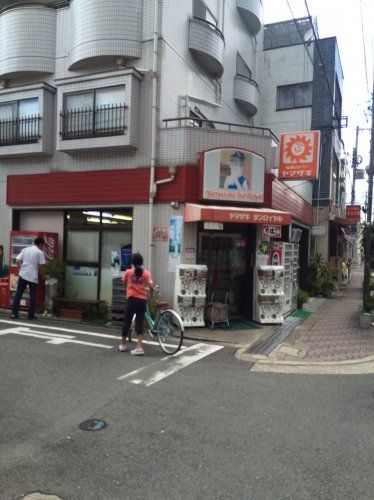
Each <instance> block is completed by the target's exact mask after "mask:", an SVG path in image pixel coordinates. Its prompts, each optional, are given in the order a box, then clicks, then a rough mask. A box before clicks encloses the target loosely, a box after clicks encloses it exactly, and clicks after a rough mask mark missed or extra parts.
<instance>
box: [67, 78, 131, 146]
mask: <svg viewBox="0 0 374 500" xmlns="http://www.w3.org/2000/svg"><path fill="white" fill-rule="evenodd" d="M62 118H63V122H62V135H63V136H67V137H66V138H79V137H91V136H94V135H100V134H106V133H108V135H112V134H113V135H117V134H118V133H123V131H124V128H125V87H111V88H105V89H96V90H91V91H88V92H81V93H74V94H68V95H66V96H65V98H64V111H63V112H62Z"/></svg>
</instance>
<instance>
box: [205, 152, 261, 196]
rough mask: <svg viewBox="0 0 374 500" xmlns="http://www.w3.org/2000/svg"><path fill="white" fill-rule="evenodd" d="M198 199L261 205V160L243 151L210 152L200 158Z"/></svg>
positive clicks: (255, 155) (259, 157)
mask: <svg viewBox="0 0 374 500" xmlns="http://www.w3.org/2000/svg"><path fill="white" fill-rule="evenodd" d="M200 176H201V179H202V199H204V200H222V201H234V202H238V201H239V202H247V203H263V201H264V181H265V158H263V157H262V156H260V155H258V154H255V153H252V152H251V151H247V150H245V149H233V148H221V149H212V150H210V151H206V152H204V153H202V154H201V157H200Z"/></svg>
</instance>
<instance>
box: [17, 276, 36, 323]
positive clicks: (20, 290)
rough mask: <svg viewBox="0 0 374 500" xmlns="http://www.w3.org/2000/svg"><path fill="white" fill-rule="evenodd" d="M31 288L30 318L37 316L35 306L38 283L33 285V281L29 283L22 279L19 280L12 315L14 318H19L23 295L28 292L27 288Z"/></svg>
mask: <svg viewBox="0 0 374 500" xmlns="http://www.w3.org/2000/svg"><path fill="white" fill-rule="evenodd" d="M27 286H28V287H29V292H30V305H29V314H28V317H29V318H33V317H34V315H35V304H36V290H37V288H38V284H37V283H33V282H32V281H27V280H24V279H23V278H21V276H20V277H19V278H18V284H17V291H16V294H15V296H14V300H13V307H12V314H13V316H18V312H19V307H20V303H21V299H22V295H23V293H24V291H25V290H26V287H27Z"/></svg>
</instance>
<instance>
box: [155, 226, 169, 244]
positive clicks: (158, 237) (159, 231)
mask: <svg viewBox="0 0 374 500" xmlns="http://www.w3.org/2000/svg"><path fill="white" fill-rule="evenodd" d="M168 239H169V229H168V228H167V227H154V228H153V241H168Z"/></svg>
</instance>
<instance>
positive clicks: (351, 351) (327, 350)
mask: <svg viewBox="0 0 374 500" xmlns="http://www.w3.org/2000/svg"><path fill="white" fill-rule="evenodd" d="M362 281H363V270H362V268H356V269H354V270H353V272H352V277H351V281H350V284H349V286H348V287H347V289H346V291H345V294H344V297H343V298H342V299H333V300H331V301H330V302H331V304H330V306H329V307H328V309H327V311H326V312H325V314H324V315H323V316H322V318H321V319H320V320H319V321H317V323H316V324H315V325H314V326H313V327H312V328H311V329H310V330H309V331H308V332H307V333H306V334H305V336H304V337H303V341H304V342H307V343H308V344H309V345H310V348H309V351H308V354H307V355H306V357H305V358H304V359H305V360H306V361H344V360H347V359H359V358H364V357H366V356H371V355H373V354H374V332H373V330H364V329H362V328H360V327H359V320H358V308H359V306H360V305H361V304H362Z"/></svg>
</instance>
